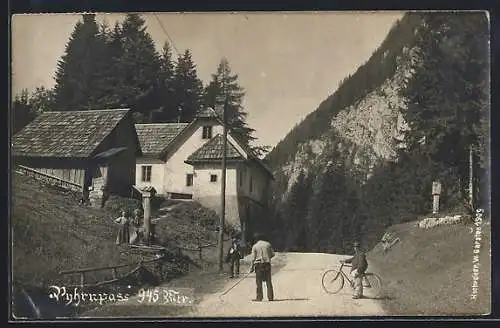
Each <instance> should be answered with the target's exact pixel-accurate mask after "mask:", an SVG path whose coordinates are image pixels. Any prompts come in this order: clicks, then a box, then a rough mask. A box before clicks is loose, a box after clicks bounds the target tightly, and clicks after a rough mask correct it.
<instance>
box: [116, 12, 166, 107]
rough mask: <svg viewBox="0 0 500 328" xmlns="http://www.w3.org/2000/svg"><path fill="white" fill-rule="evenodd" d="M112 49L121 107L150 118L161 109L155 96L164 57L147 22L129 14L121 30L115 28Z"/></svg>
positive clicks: (136, 15)
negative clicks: (156, 45) (158, 50)
mask: <svg viewBox="0 0 500 328" xmlns="http://www.w3.org/2000/svg"><path fill="white" fill-rule="evenodd" d="M111 47H112V49H111V51H112V54H113V65H112V67H113V71H114V80H115V81H116V83H115V84H114V86H113V94H114V95H116V97H117V98H118V102H119V104H117V105H118V106H120V107H129V108H133V109H134V111H136V112H140V113H142V114H144V115H145V116H146V117H149V116H150V114H151V111H152V110H156V109H158V108H159V107H160V103H159V101H158V98H157V97H156V95H155V90H156V87H157V85H158V72H159V71H160V56H159V54H158V53H157V52H156V49H155V45H154V42H153V39H152V38H151V36H150V35H149V33H148V32H147V31H146V26H145V21H144V19H143V18H141V16H140V15H138V14H127V16H126V17H125V20H124V21H123V23H122V24H121V28H118V27H116V26H115V30H114V33H113V38H112V40H111Z"/></svg>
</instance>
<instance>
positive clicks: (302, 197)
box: [283, 170, 311, 251]
mask: <svg viewBox="0 0 500 328" xmlns="http://www.w3.org/2000/svg"><path fill="white" fill-rule="evenodd" d="M310 191H311V178H308V177H306V174H305V172H304V171H303V170H301V171H300V173H299V176H298V177H297V181H296V182H295V184H294V185H293V186H292V188H291V189H290V195H289V197H288V201H287V204H285V206H284V209H283V214H284V221H285V222H286V227H285V234H286V242H285V245H286V248H287V249H289V250H301V251H305V250H306V248H307V243H308V241H307V238H308V235H309V233H308V229H307V228H308V227H307V224H306V217H307V208H308V203H309V196H310V194H311V193H310Z"/></svg>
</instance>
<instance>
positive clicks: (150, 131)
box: [135, 123, 189, 155]
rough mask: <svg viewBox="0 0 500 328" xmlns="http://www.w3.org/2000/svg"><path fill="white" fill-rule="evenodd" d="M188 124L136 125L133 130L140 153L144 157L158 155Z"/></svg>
mask: <svg viewBox="0 0 500 328" xmlns="http://www.w3.org/2000/svg"><path fill="white" fill-rule="evenodd" d="M188 125H189V123H158V124H155V123H153V124H136V125H135V130H136V131H137V136H138V137H139V143H140V144H141V149H142V153H143V154H144V155H160V154H161V152H162V151H163V150H164V149H165V147H166V146H167V145H168V144H170V142H171V141H172V140H174V138H175V137H176V136H177V135H178V134H179V133H180V132H181V131H182V130H183V129H184V128H185V127H186V126H188Z"/></svg>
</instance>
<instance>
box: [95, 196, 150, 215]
mask: <svg viewBox="0 0 500 328" xmlns="http://www.w3.org/2000/svg"><path fill="white" fill-rule="evenodd" d="M104 208H105V209H106V210H108V211H110V212H112V213H114V214H115V215H120V212H121V211H122V210H125V211H127V212H128V213H129V215H132V214H133V212H134V210H135V209H137V208H139V209H141V210H142V203H141V202H140V201H139V200H137V199H134V198H125V197H120V196H115V195H111V196H109V198H108V200H107V201H106V203H105V204H104Z"/></svg>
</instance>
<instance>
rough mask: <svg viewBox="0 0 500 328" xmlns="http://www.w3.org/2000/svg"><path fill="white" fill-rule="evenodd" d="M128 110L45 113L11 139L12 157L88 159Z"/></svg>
mask: <svg viewBox="0 0 500 328" xmlns="http://www.w3.org/2000/svg"><path fill="white" fill-rule="evenodd" d="M128 112H129V109H106V110H85V111H64V112H44V113H41V114H40V115H38V116H37V117H36V118H35V119H34V120H33V121H32V122H31V123H29V124H28V125H27V126H25V127H24V128H23V129H22V130H21V131H20V132H19V133H17V134H16V135H14V136H13V137H12V155H13V156H26V157H61V158H69V157H76V158H86V157H89V156H91V155H92V153H93V152H94V151H95V150H96V149H97V147H98V146H99V145H100V144H101V142H103V140H104V139H105V138H106V137H107V136H108V135H109V134H110V133H111V132H112V131H113V129H114V128H115V127H116V126H117V125H118V123H119V122H120V121H121V120H123V119H124V118H125V116H126V115H127V113H128Z"/></svg>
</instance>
